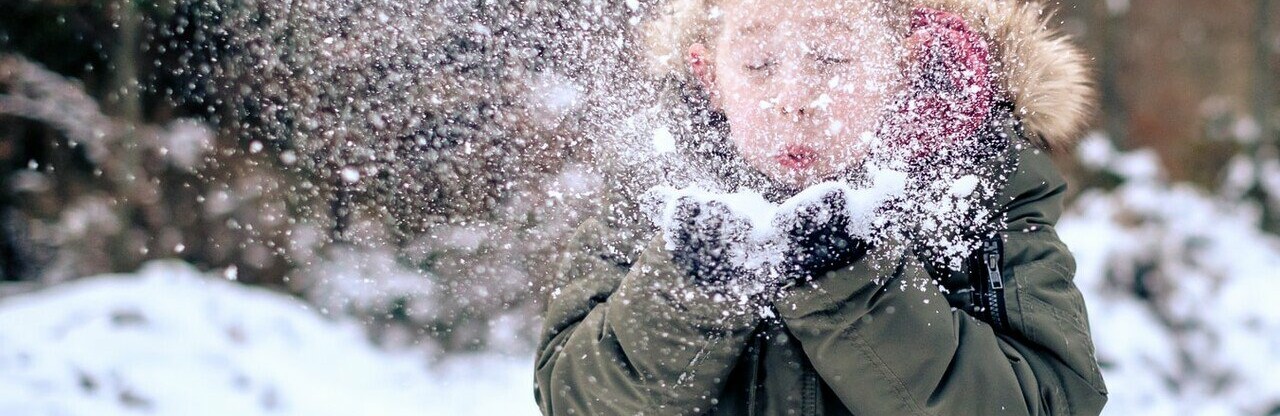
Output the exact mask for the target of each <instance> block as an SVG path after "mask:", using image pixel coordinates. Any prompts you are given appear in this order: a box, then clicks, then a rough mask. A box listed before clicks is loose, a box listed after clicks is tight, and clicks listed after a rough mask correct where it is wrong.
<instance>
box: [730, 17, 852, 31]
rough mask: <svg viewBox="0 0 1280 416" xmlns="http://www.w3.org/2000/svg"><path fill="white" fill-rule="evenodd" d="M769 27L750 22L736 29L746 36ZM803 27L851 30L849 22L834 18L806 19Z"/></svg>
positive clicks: (760, 23)
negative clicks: (830, 27)
mask: <svg viewBox="0 0 1280 416" xmlns="http://www.w3.org/2000/svg"><path fill="white" fill-rule="evenodd" d="M769 26H771V25H770V24H769V23H768V22H764V21H755V22H751V23H748V24H746V25H743V26H742V27H740V28H738V34H739V35H747V34H752V33H756V32H759V31H760V30H761V29H764V28H766V27H769ZM804 26H807V27H821V26H834V27H836V28H839V29H845V30H849V31H852V30H853V27H852V26H849V22H847V21H844V20H842V19H838V18H834V17H816V18H812V19H808V20H806V21H805V22H804Z"/></svg>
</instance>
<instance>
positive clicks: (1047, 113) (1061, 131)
mask: <svg viewBox="0 0 1280 416" xmlns="http://www.w3.org/2000/svg"><path fill="white" fill-rule="evenodd" d="M918 3H919V4H920V5H922V6H926V7H931V8H935V9H940V10H946V11H950V12H952V13H956V14H958V15H960V16H962V17H964V19H965V20H966V21H967V22H968V24H969V26H970V27H971V28H973V30H975V31H977V32H979V33H984V34H985V35H986V36H987V37H988V38H989V39H990V41H991V44H992V46H993V52H994V53H995V60H996V61H997V62H996V63H995V65H994V68H993V71H992V72H994V73H995V74H996V76H997V77H999V79H998V80H997V85H1000V87H1001V89H1002V91H1001V93H1002V94H1004V95H1006V96H1008V97H1010V98H1012V101H1013V103H1014V106H1015V108H1016V109H1017V112H1018V117H1019V118H1021V119H1022V123H1023V125H1024V127H1025V128H1026V130H1027V133H1028V135H1029V136H1030V138H1031V139H1032V140H1034V141H1036V142H1037V143H1038V144H1039V145H1041V146H1042V147H1044V148H1046V149H1053V150H1059V149H1064V148H1067V147H1070V146H1071V145H1072V144H1073V143H1074V142H1075V141H1076V140H1077V139H1078V138H1079V137H1080V135H1081V134H1082V133H1083V130H1084V129H1085V128H1086V127H1087V123H1088V122H1089V118H1090V117H1091V116H1092V114H1093V111H1094V105H1095V104H1094V103H1095V100H1096V95H1097V93H1096V91H1095V90H1094V84H1093V80H1092V75H1091V74H1092V70H1091V69H1090V68H1089V66H1088V64H1087V62H1088V59H1087V58H1086V57H1085V55H1084V53H1083V52H1081V51H1080V49H1079V48H1077V47H1076V46H1075V45H1073V44H1072V43H1071V41H1070V40H1069V39H1068V38H1067V36H1066V35H1065V34H1063V33H1062V31H1060V30H1058V29H1057V28H1053V27H1051V25H1050V20H1051V19H1052V18H1053V13H1052V12H1050V11H1046V10H1045V8H1044V6H1043V5H1042V4H1040V3H1038V2H1035V1H1019V0H918Z"/></svg>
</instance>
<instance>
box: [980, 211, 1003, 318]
mask: <svg viewBox="0 0 1280 416" xmlns="http://www.w3.org/2000/svg"><path fill="white" fill-rule="evenodd" d="M1003 246H1004V244H1003V241H1002V240H1001V238H1000V235H999V234H996V235H995V236H993V237H992V238H990V239H988V240H987V241H985V242H983V244H982V263H983V266H984V267H983V269H984V271H985V272H986V279H985V280H986V281H985V282H982V283H985V284H982V283H979V284H975V286H977V288H978V290H975V295H976V296H977V297H978V299H977V300H978V304H979V305H982V308H983V315H985V316H986V317H987V322H988V323H990V324H991V326H992V327H993V328H995V329H996V331H1005V330H1007V329H1008V327H1009V317H1008V315H1007V312H1006V311H1005V305H1004V271H1003V270H1001V269H1000V264H1001V262H1003V261H1004V259H1003V252H1004V247H1003Z"/></svg>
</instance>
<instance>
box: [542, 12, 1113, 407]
mask: <svg viewBox="0 0 1280 416" xmlns="http://www.w3.org/2000/svg"><path fill="white" fill-rule="evenodd" d="M917 3H918V4H917ZM673 10H674V12H673V13H672V14H671V15H670V16H668V17H669V19H667V20H665V22H668V23H671V22H676V23H674V24H668V25H667V26H666V27H662V25H658V26H655V30H658V32H657V33H658V34H659V35H662V34H666V35H671V37H672V38H674V40H672V41H671V42H666V44H673V45H677V46H676V47H677V48H680V50H682V51H683V52H681V53H680V55H683V56H685V57H686V59H685V62H686V63H687V65H688V68H687V74H688V78H689V79H690V81H691V82H696V83H697V84H698V85H700V86H701V88H703V89H704V91H705V92H706V95H707V104H708V105H709V106H710V107H711V108H714V109H716V110H717V111H719V112H721V113H722V114H723V117H724V119H725V121H726V122H727V123H728V125H729V126H730V127H731V129H730V130H731V132H730V133H729V135H730V139H731V142H732V145H733V146H734V147H735V150H736V151H737V153H738V154H739V155H741V157H742V159H744V160H745V162H746V164H747V165H749V166H751V167H752V168H754V169H756V170H758V171H759V172H762V173H763V174H765V175H767V176H768V177H769V178H771V179H773V180H774V181H776V182H779V183H782V184H786V185H789V186H791V187H792V188H793V189H800V188H805V187H807V186H809V185H812V184H815V183H818V182H822V181H825V180H829V179H832V178H835V177H839V175H841V174H842V172H846V171H848V170H849V169H851V168H854V166H855V165H857V164H858V163H857V162H859V161H861V160H864V159H866V158H868V157H872V156H874V154H875V153H876V152H877V149H876V147H875V146H873V145H872V141H871V140H867V139H865V136H867V135H863V134H857V133H851V132H867V131H872V132H875V134H873V135H872V136H876V137H880V138H882V140H885V141H887V142H888V143H890V146H889V147H893V148H896V149H897V151H898V153H900V154H906V155H908V158H907V159H908V161H909V162H910V165H911V166H912V167H913V169H916V170H925V171H927V170H930V169H937V168H938V167H939V166H941V165H938V163H943V162H946V161H947V159H948V158H954V157H955V156H956V154H954V153H947V152H946V151H945V150H944V149H949V148H951V147H949V146H952V144H953V143H965V142H966V141H971V142H975V143H986V144H992V143H994V144H995V145H992V146H989V147H990V148H992V149H997V152H996V154H994V155H991V156H990V157H980V158H977V160H974V161H972V165H973V166H976V167H982V166H992V165H998V166H1001V167H1003V168H1001V169H992V170H990V171H991V172H1008V173H1007V174H1005V175H1000V174H994V175H989V176H988V177H987V178H986V179H988V180H992V181H995V182H998V183H1000V184H1001V186H999V187H998V189H997V190H996V192H995V193H994V194H993V195H992V197H991V198H988V200H987V202H988V203H989V206H990V208H991V209H992V210H993V211H998V212H999V214H998V215H996V216H995V217H996V218H997V219H998V220H999V221H998V223H997V224H996V226H995V229H994V230H993V232H990V233H985V232H984V233H983V234H984V236H985V235H990V238H989V239H988V240H986V242H985V243H984V244H983V245H982V246H981V248H980V249H979V250H976V251H975V253H974V254H973V255H972V256H969V257H968V259H970V260H969V261H966V262H961V263H945V262H939V261H936V259H934V258H932V257H934V256H935V255H934V254H932V253H931V252H930V251H929V250H927V249H922V248H921V245H920V244H917V243H894V242H891V241H884V242H879V243H874V244H873V243H870V242H867V241H862V240H860V239H858V238H856V237H853V236H850V235H848V234H847V233H843V232H842V228H841V227H832V226H829V224H832V223H840V222H841V221H848V218H842V217H841V216H840V215H839V212H842V211H841V210H839V209H838V207H836V206H835V205H838V203H839V202H838V201H839V200H840V199H839V198H821V199H819V200H818V201H817V202H815V203H814V204H813V205H811V206H808V207H806V209H802V210H800V211H799V213H798V214H797V215H796V217H795V220H794V221H790V222H787V221H784V222H781V223H780V224H784V225H787V226H788V228H787V229H786V230H784V231H785V235H787V236H789V244H790V246H789V247H791V248H792V250H790V251H789V252H788V253H789V254H790V257H789V258H788V260H787V261H785V262H784V263H785V264H784V267H781V268H779V269H777V270H779V271H780V273H782V274H783V275H784V276H783V279H782V281H787V282H791V283H790V284H782V285H779V287H778V288H777V292H778V293H777V295H776V296H770V297H767V298H752V299H750V300H748V301H745V302H744V301H740V300H738V299H736V298H727V297H725V296H723V293H722V292H720V291H719V290H718V289H717V288H718V287H720V286H719V285H722V284H724V283H725V282H732V281H734V280H737V279H742V278H744V276H746V275H747V274H749V273H751V272H750V271H748V270H743V269H741V268H740V267H735V266H733V262H731V261H728V259H727V258H726V256H727V254H726V253H731V252H732V251H733V250H734V244H739V243H740V238H735V236H734V235H733V234H732V232H729V233H726V232H725V230H733V229H734V228H733V227H726V224H733V223H736V222H741V221H742V219H741V218H737V217H735V215H734V214H733V213H732V212H730V211H729V210H727V209H725V207H723V206H717V205H715V204H708V203H695V202H692V201H684V203H683V204H682V205H681V206H680V207H678V209H677V212H678V214H677V216H676V218H677V221H676V222H675V223H676V225H675V228H674V229H673V230H671V232H669V233H667V235H657V236H654V237H652V238H651V239H649V240H648V241H649V243H648V244H647V245H644V246H643V250H642V251H640V252H637V250H632V249H629V247H632V246H633V244H631V243H632V241H628V240H629V239H632V238H634V237H629V236H624V235H620V234H618V233H617V232H615V231H614V230H612V229H611V227H609V226H606V225H605V224H606V223H607V221H602V220H601V219H597V218H593V219H589V220H587V221H586V222H584V223H583V224H582V225H581V226H580V228H579V230H578V232H577V233H576V234H575V235H574V237H573V239H572V242H571V243H570V245H569V247H568V250H569V253H570V256H569V257H568V258H567V260H566V263H565V264H564V265H563V269H562V273H561V275H560V276H559V277H558V279H557V281H556V282H555V283H554V287H553V289H552V290H551V296H550V299H549V302H548V309H547V312H546V315H545V316H546V330H545V331H544V334H543V339H542V342H541V345H540V349H539V355H538V359H537V368H536V370H537V372H536V379H537V387H536V397H537V400H538V403H539V405H540V407H541V408H542V411H543V412H544V413H546V414H585V415H615V414H616V415H632V414H647V415H668V414H726V415H751V414H766V415H773V414H798V415H817V414H824V415H839V414H872V415H879V414H975V415H978V414H981V415H986V414H1097V413H1098V412H1100V410H1101V408H1102V406H1103V404H1104V403H1105V401H1106V388H1105V386H1104V385H1103V381H1102V378H1101V375H1100V373H1099V370H1098V367H1097V363H1096V360H1095V357H1094V352H1093V347H1092V341H1091V340H1090V337H1089V329H1088V324H1087V319H1086V313H1085V309H1084V304H1083V299H1082V298H1081V295H1080V293H1079V291H1078V290H1077V289H1076V288H1075V286H1074V285H1073V284H1072V282H1071V278H1072V275H1073V273H1074V262H1073V260H1072V257H1071V255H1070V253H1069V252H1068V251H1067V249H1066V247H1065V246H1064V245H1063V244H1062V243H1061V242H1060V241H1059V240H1058V238H1057V236H1056V234H1055V232H1054V230H1053V226H1054V223H1055V222H1056V221H1057V219H1058V216H1059V214H1060V213H1061V205H1062V198H1063V192H1064V190H1065V186H1066V185H1065V182H1064V181H1063V179H1062V178H1061V176H1060V175H1059V174H1058V173H1057V172H1056V170H1055V169H1054V167H1053V165H1052V163H1051V161H1050V160H1049V158H1048V156H1047V155H1046V154H1045V152H1044V151H1042V150H1047V149H1049V148H1057V147H1061V146H1063V145H1065V144H1067V143H1068V142H1069V141H1070V139H1071V137H1074V136H1075V135H1076V134H1077V133H1078V132H1077V130H1078V129H1079V127H1080V124H1081V123H1082V121H1083V117H1084V113H1085V112H1086V111H1085V110H1086V105H1085V103H1086V102H1087V101H1088V99H1089V98H1090V90H1089V88H1088V87H1087V84H1086V79H1085V77H1084V75H1083V73H1084V72H1085V70H1084V68H1083V64H1082V61H1083V58H1082V57H1081V56H1080V55H1079V53H1078V52H1076V51H1075V50H1074V49H1072V48H1071V47H1069V46H1068V45H1067V44H1066V43H1065V41H1064V40H1062V39H1061V36H1060V35H1058V34H1057V33H1056V32H1054V31H1052V30H1049V29H1046V28H1045V26H1044V24H1045V21H1044V17H1043V14H1042V11H1041V9H1040V6H1039V5H1037V4H1014V3H1013V2H1011V1H1001V0H994V1H989V0H918V1H916V2H906V0H903V1H902V2H899V1H891V0H881V1H878V2H876V1H863V0H856V1H855V0H848V1H840V0H816V1H806V2H802V3H801V2H797V3H790V2H776V1H766V0H722V1H720V2H717V3H716V4H705V3H704V2H702V1H692V2H689V1H677V2H676V4H675V5H674V7H673ZM658 43H659V44H663V42H658ZM659 55H661V54H659ZM683 70H684V69H681V71H683ZM958 165H964V164H963V163H961V164H958ZM1005 168H1008V170H1004V169H1005ZM979 170H980V169H979ZM819 211H820V212H822V213H824V214H825V215H824V216H821V217H820V216H817V215H813V214H814V213H816V212H819ZM818 218H822V220H821V221H819V220H818ZM922 280H923V281H936V282H938V283H939V285H938V286H932V285H929V286H923V287H921V286H918V285H917V284H915V283H913V282H916V281H922ZM762 306H763V307H765V308H766V309H767V310H768V311H769V312H770V313H774V314H776V316H774V317H769V316H768V314H767V313H766V314H764V315H765V316H764V317H762V316H761V314H760V313H757V311H759V310H760V308H761V307H762Z"/></svg>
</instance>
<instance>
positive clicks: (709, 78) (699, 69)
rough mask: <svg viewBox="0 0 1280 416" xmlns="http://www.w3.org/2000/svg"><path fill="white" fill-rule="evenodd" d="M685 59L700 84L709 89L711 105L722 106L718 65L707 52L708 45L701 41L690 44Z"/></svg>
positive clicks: (704, 88)
mask: <svg viewBox="0 0 1280 416" xmlns="http://www.w3.org/2000/svg"><path fill="white" fill-rule="evenodd" d="M685 61H686V62H688V64H689V72H690V73H692V74H693V77H694V78H697V79H698V83H699V84H702V88H703V90H705V91H707V96H708V97H709V98H710V99H711V105H712V106H713V107H715V108H720V93H719V91H718V89H717V88H716V67H715V63H714V62H713V61H712V58H711V54H710V53H708V52H707V46H706V45H703V44H701V43H695V44H693V45H689V51H688V53H686V54H685Z"/></svg>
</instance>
